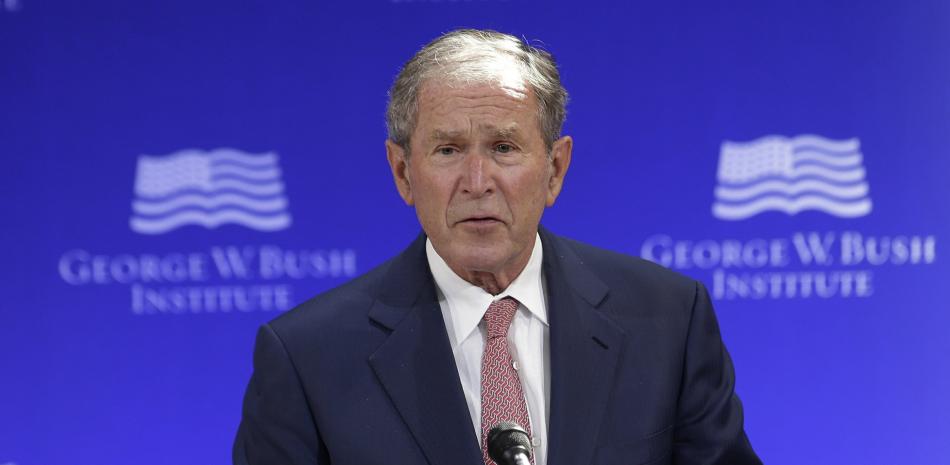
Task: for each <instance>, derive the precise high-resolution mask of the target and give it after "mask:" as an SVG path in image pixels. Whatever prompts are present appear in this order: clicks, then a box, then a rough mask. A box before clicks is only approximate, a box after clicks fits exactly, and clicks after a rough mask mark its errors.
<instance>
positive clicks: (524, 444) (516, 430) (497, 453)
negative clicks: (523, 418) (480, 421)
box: [488, 421, 531, 464]
mask: <svg viewBox="0 0 950 465" xmlns="http://www.w3.org/2000/svg"><path fill="white" fill-rule="evenodd" d="M513 449H514V450H518V449H520V450H521V451H522V452H524V454H525V455H527V456H528V458H531V438H529V437H528V432H527V431H525V430H524V428H522V427H521V425H519V424H517V423H515V422H513V421H503V422H501V423H498V424H497V425H495V426H493V427H492V428H491V429H490V430H488V456H489V457H491V459H492V460H494V461H495V463H500V464H504V463H509V462H508V460H509V459H508V458H506V457H505V455H506V454H505V453H506V452H509V451H511V450H513Z"/></svg>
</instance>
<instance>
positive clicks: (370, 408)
mask: <svg viewBox="0 0 950 465" xmlns="http://www.w3.org/2000/svg"><path fill="white" fill-rule="evenodd" d="M566 100H567V94H566V92H565V91H564V89H563V87H562V86H561V83H560V78H559V75H558V71H557V68H556V65H555V63H554V61H553V58H552V57H551V56H550V55H549V54H547V53H546V52H544V51H541V50H538V49H536V48H534V47H531V46H529V45H528V44H526V43H524V42H523V41H521V40H519V39H517V38H515V37H513V36H510V35H506V34H500V33H497V32H493V31H473V30H460V31H453V32H450V33H448V34H445V35H443V36H441V37H439V38H438V39H436V40H435V41H433V42H431V43H430V44H428V45H426V46H425V47H424V48H423V49H422V50H420V51H419V52H418V53H417V54H416V55H415V56H414V57H413V58H412V59H411V60H410V61H409V62H408V63H406V65H405V66H404V67H403V69H402V71H401V72H400V74H399V77H397V79H396V82H395V83H394V84H393V88H392V89H391V91H390V102H389V110H388V113H387V122H388V125H389V139H388V140H387V141H386V151H387V157H388V160H389V164H390V167H391V168H392V173H393V178H394V180H395V183H396V187H397V189H398V191H399V194H400V195H401V196H402V198H403V199H404V200H405V201H406V203H407V204H409V205H412V206H414V207H415V210H416V214H417V216H418V218H419V222H420V223H421V225H422V229H423V231H424V234H422V235H420V236H419V238H417V239H416V240H415V241H414V242H413V243H412V244H411V245H410V246H409V247H408V248H407V249H406V250H405V251H403V252H402V253H401V254H400V255H398V256H397V257H395V258H393V259H391V260H389V261H388V262H386V263H384V264H383V265H381V266H379V267H377V268H376V269H374V270H372V271H370V272H368V273H367V274H365V275H363V276H360V277H358V278H356V279H354V280H353V281H351V282H350V283H348V284H346V285H344V286H341V287H339V288H337V289H334V290H331V291H329V292H326V293H324V294H321V295H319V296H317V297H315V298H313V299H311V300H310V301H308V302H306V303H304V304H302V305H300V306H299V307H297V308H295V309H294V310H291V311H290V312H287V313H286V314H284V315H281V316H280V317H278V318H277V319H275V320H274V321H272V322H270V323H269V324H267V325H264V326H263V327H262V328H261V330H260V332H259V333H258V338H257V342H256V348H255V353H254V374H253V376H252V378H251V381H250V383H249V386H248V388H247V393H246V397H245V401H244V411H243V418H242V421H241V425H240V428H239V430H238V434H237V439H236V441H235V444H234V455H233V458H234V463H236V464H254V465H265V464H266V465H276V464H295V465H303V464H335V465H341V464H352V465H373V464H393V463H397V464H422V463H429V464H433V465H478V464H488V463H490V459H489V458H488V457H487V455H486V453H485V447H486V445H485V443H486V435H487V431H488V429H489V428H490V427H491V426H492V425H494V424H496V423H497V422H498V421H501V420H513V421H516V422H517V423H519V424H520V425H522V426H523V427H524V428H525V429H526V430H528V432H529V434H530V436H531V443H532V445H533V447H532V452H533V457H532V460H533V461H534V463H535V464H536V465H545V464H547V465H581V464H633V465H636V464H644V465H645V464H682V465H712V464H720V465H726V464H729V465H744V464H758V463H760V462H759V459H758V458H757V457H756V456H755V453H754V452H753V451H752V448H751V446H750V445H749V441H748V439H747V438H746V435H745V432H744V430H743V424H742V423H743V422H742V407H741V405H740V403H739V400H738V398H737V397H736V396H735V394H734V392H733V370H732V365H731V362H730V359H729V356H728V354H727V353H726V350H725V348H724V347H723V345H722V342H721V339H720V335H719V330H718V327H717V323H716V320H715V316H714V314H713V310H712V307H711V305H710V301H709V297H708V295H707V293H706V291H705V289H704V288H703V286H702V285H701V284H699V283H697V282H695V281H693V280H690V279H688V278H685V277H683V276H680V275H677V274H675V273H673V272H671V271H668V270H666V269H663V268H661V267H659V266H657V265H654V264H651V263H648V262H645V261H642V260H640V259H637V258H633V257H627V256H623V255H620V254H616V253H613V252H609V251H606V250H601V249H597V248H594V247H591V246H588V245H585V244H582V243H579V242H575V241H572V240H569V239H565V238H562V237H559V236H557V235H555V234H553V233H551V232H549V231H547V230H545V229H544V228H542V227H540V226H539V224H540V219H541V214H542V211H543V210H544V209H545V208H546V207H548V206H551V205H553V204H554V201H555V199H556V198H557V196H558V194H559V193H560V190H561V186H562V183H563V182H564V177H565V174H566V173H567V170H568V167H569V165H570V161H571V149H572V145H573V141H572V140H571V138H570V137H567V136H563V137H562V136H561V135H560V131H561V126H562V123H563V121H564V115H565V104H566Z"/></svg>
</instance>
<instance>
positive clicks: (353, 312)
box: [268, 258, 395, 339]
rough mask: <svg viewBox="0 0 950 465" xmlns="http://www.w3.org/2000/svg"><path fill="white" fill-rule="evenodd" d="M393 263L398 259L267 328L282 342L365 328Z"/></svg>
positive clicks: (307, 303)
mask: <svg viewBox="0 0 950 465" xmlns="http://www.w3.org/2000/svg"><path fill="white" fill-rule="evenodd" d="M393 260H395V258H391V259H389V260H387V261H386V262H384V263H382V264H380V265H378V266H376V267H375V268H373V269H372V270H370V271H368V272H366V273H364V274H362V275H359V276H357V277H355V278H353V279H351V280H350V281H347V282H346V283H343V284H341V285H339V286H337V287H335V288H332V289H329V290H326V291H324V292H321V293H320V294H317V295H316V296H313V297H311V298H310V299H308V300H306V301H304V302H303V303H301V304H299V305H297V306H296V307H294V308H292V309H290V310H288V311H286V312H284V313H283V314H281V315H280V316H278V317H276V318H274V319H273V320H271V321H270V322H269V323H268V324H269V325H270V326H271V328H273V329H274V331H275V332H276V333H277V334H278V335H280V336H281V338H282V339H285V338H295V337H313V336H314V335H316V334H319V333H321V332H323V331H339V330H341V329H345V328H347V327H357V326H358V325H361V324H362V325H365V322H366V316H367V314H368V312H369V309H370V307H371V306H372V305H373V302H374V301H375V300H376V295H377V290H378V287H379V285H380V282H381V280H382V278H383V276H385V274H386V271H387V270H388V269H389V267H390V266H391V265H392V262H393ZM360 327H362V326H360Z"/></svg>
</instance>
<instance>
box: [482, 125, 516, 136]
mask: <svg viewBox="0 0 950 465" xmlns="http://www.w3.org/2000/svg"><path fill="white" fill-rule="evenodd" d="M482 129H483V130H484V131H485V132H488V133H490V134H491V135H492V136H494V137H495V138H497V139H513V138H514V137H515V136H517V135H518V134H519V131H518V125H516V124H512V125H510V126H505V127H497V126H492V125H485V126H483V127H482Z"/></svg>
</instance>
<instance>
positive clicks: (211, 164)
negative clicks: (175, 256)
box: [129, 149, 291, 234]
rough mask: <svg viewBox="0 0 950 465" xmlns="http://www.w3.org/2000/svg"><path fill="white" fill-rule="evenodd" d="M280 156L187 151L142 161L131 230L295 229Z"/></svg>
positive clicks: (138, 171) (149, 232)
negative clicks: (195, 227) (236, 226)
mask: <svg viewBox="0 0 950 465" xmlns="http://www.w3.org/2000/svg"><path fill="white" fill-rule="evenodd" d="M277 163H278V156H277V154H275V153H263V154H247V153H243V152H240V151H237V150H234V149H217V150H213V151H211V152H205V151H201V150H194V149H188V150H182V151H179V152H176V153H173V154H171V155H168V156H148V155H143V156H140V157H139V160H138V167H137V169H136V179H135V195H136V198H135V199H134V200H133V201H132V217H131V219H130V221H129V224H130V226H131V228H132V229H133V230H134V231H136V232H139V233H142V234H161V233H164V232H167V231H171V230H173V229H176V228H178V227H181V226H184V225H188V224H195V225H201V226H204V227H206V228H216V227H218V226H220V225H222V224H226V223H233V224H239V225H243V226H246V227H249V228H252V229H257V230H259V231H275V230H279V229H284V228H286V227H288V226H289V225H290V223H291V219H290V214H289V212H288V211H287V199H286V197H285V196H284V184H283V182H282V181H281V174H282V172H281V170H280V167H279V166H278V164H277Z"/></svg>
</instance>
